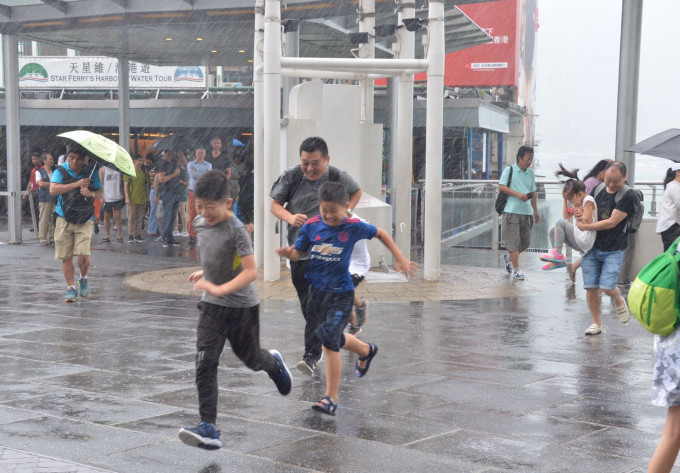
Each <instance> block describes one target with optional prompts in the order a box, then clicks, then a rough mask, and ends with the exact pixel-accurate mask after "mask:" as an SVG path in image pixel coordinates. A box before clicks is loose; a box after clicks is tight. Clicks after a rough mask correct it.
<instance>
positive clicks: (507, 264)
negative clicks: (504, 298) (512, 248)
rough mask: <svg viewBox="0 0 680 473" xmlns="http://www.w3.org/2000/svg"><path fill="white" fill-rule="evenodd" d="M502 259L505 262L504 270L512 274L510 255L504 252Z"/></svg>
mask: <svg viewBox="0 0 680 473" xmlns="http://www.w3.org/2000/svg"><path fill="white" fill-rule="evenodd" d="M503 261H504V262H505V270H506V271H507V272H508V274H512V269H513V268H512V261H510V255H508V254H507V253H505V254H504V255H503Z"/></svg>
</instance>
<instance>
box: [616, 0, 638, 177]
mask: <svg viewBox="0 0 680 473" xmlns="http://www.w3.org/2000/svg"><path fill="white" fill-rule="evenodd" d="M641 37H642V0H623V6H622V13H621V46H620V57H619V93H618V100H617V104H616V153H615V156H616V160H617V161H621V162H623V163H624V164H625V165H626V168H627V169H628V184H629V185H631V186H632V185H634V184H635V153H629V152H626V151H625V150H626V149H627V148H630V147H631V146H633V145H634V144H635V135H636V130H637V109H638V83H639V76H640V43H641Z"/></svg>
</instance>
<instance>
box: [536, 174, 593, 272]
mask: <svg viewBox="0 0 680 473" xmlns="http://www.w3.org/2000/svg"><path fill="white" fill-rule="evenodd" d="M559 166H560V170H559V171H557V172H556V173H555V174H556V175H557V176H565V177H568V178H569V179H567V181H566V182H565V183H564V188H563V189H562V197H563V199H564V200H563V202H562V218H560V219H558V220H557V222H555V225H554V226H553V227H552V228H550V243H551V244H552V245H553V249H552V250H550V252H549V253H545V254H542V255H541V256H540V259H541V260H542V261H546V264H545V265H543V267H542V268H541V269H543V270H545V271H550V270H553V269H559V268H564V267H566V266H567V262H566V260H565V258H564V255H563V254H562V247H563V246H564V245H566V246H568V247H570V248H572V249H574V250H576V251H578V252H580V253H582V254H585V253H587V252H588V251H589V250H590V249H591V248H592V247H593V244H594V243H595V237H596V236H597V232H593V231H583V230H579V229H578V228H577V227H576V226H575V225H574V224H573V223H571V214H572V213H573V214H574V217H575V218H576V219H577V220H581V221H583V222H584V223H593V222H596V221H597V205H596V204H595V199H594V198H593V197H592V196H590V195H588V193H586V186H585V184H584V183H583V182H582V181H581V180H579V178H578V175H577V172H578V169H575V170H573V171H568V170H566V169H565V168H564V166H562V164H560V165H559ZM573 271H575V269H574V270H573Z"/></svg>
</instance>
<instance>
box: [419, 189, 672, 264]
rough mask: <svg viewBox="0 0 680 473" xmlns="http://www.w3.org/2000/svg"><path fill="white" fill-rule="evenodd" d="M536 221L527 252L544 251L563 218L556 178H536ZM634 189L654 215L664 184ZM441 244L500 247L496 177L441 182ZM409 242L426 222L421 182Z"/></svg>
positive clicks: (650, 214) (651, 214)
mask: <svg viewBox="0 0 680 473" xmlns="http://www.w3.org/2000/svg"><path fill="white" fill-rule="evenodd" d="M536 187H537V188H538V191H537V197H538V212H539V217H540V219H539V222H538V223H536V224H534V227H533V230H532V235H531V242H532V248H530V249H529V250H528V251H546V250H548V249H549V248H550V247H551V245H550V240H549V237H548V230H549V229H550V227H551V226H552V225H553V224H554V223H555V221H556V220H557V219H558V218H561V217H562V189H563V187H564V183H563V182H562V181H558V180H538V181H536ZM635 188H636V189H639V190H641V191H642V193H643V195H644V200H643V203H644V205H645V216H649V217H655V216H656V214H657V209H658V208H659V204H658V201H659V200H660V199H661V198H662V196H663V183H662V182H659V181H639V182H637V183H636V184H635ZM441 192H442V217H441V219H442V220H441V221H442V235H441V241H442V245H444V246H447V247H454V246H455V247H472V248H490V249H494V250H497V249H499V248H503V247H504V244H503V235H502V229H501V226H500V216H499V215H498V214H497V213H496V211H495V209H494V202H495V200H496V196H497V194H498V180H473V181H471V180H466V179H450V180H444V181H442V189H441ZM412 196H413V202H412V209H413V212H412V215H413V218H412V224H411V234H412V245H414V246H420V245H422V243H423V235H424V232H425V228H426V225H427V222H425V221H424V219H423V215H424V205H425V198H424V197H425V189H424V181H420V182H418V185H417V186H416V187H414V188H413V192H412Z"/></svg>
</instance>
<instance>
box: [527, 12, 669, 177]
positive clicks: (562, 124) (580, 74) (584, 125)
mask: <svg viewBox="0 0 680 473" xmlns="http://www.w3.org/2000/svg"><path fill="white" fill-rule="evenodd" d="M621 3H622V0H597V1H593V0H540V1H539V25H540V27H539V36H538V44H537V49H538V64H537V68H538V74H537V82H536V113H537V114H538V115H539V117H538V119H537V122H536V138H537V140H538V141H539V147H538V150H537V155H538V156H539V159H540V157H542V158H543V160H544V163H546V164H547V163H548V162H556V161H557V160H561V161H563V162H571V163H572V164H573V165H575V166H579V167H582V168H583V169H585V167H586V166H589V165H590V163H591V162H592V163H593V164H594V163H595V162H596V161H597V160H599V159H602V158H613V157H614V147H615V144H614V141H615V134H616V98H617V81H618V65H619V62H618V61H619V42H620V33H621ZM642 18H643V23H642V49H641V55H640V57H641V65H640V67H641V69H640V86H639V87H640V88H639V105H638V127H637V139H636V141H641V140H643V139H645V138H647V137H649V136H651V135H653V134H655V133H658V132H660V131H663V130H666V129H668V128H680V114H679V113H678V110H680V87H678V80H679V79H680V74H679V72H680V62H679V61H680V60H679V58H680V38H676V33H674V31H677V25H678V22H679V21H680V1H678V0H646V1H645V2H644V9H643V17H642ZM667 164H668V161H665V160H661V159H659V158H647V157H645V158H642V159H639V161H638V166H637V172H636V180H643V179H644V180H647V179H655V178H656V179H662V178H663V169H665V167H666V166H667ZM659 169H661V170H662V171H661V175H659ZM541 171H544V170H543V169H542V170H541ZM545 171H547V170H545Z"/></svg>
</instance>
